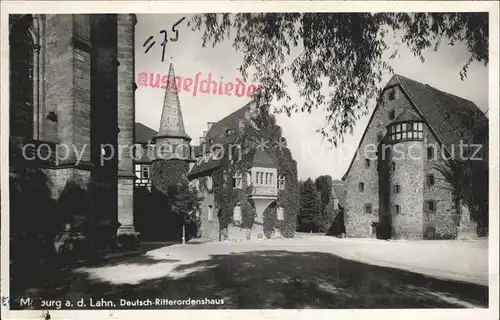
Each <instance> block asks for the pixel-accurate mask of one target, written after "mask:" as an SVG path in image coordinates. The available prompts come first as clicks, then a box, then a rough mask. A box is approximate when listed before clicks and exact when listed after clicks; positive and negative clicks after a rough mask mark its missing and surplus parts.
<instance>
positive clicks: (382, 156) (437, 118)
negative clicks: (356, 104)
mask: <svg viewBox="0 0 500 320" xmlns="http://www.w3.org/2000/svg"><path fill="white" fill-rule="evenodd" d="M460 144H462V145H468V146H471V145H472V144H474V145H477V144H479V145H481V150H480V152H479V154H477V155H476V156H477V157H481V158H482V160H480V161H488V119H487V117H486V116H485V115H484V113H483V112H482V111H481V110H480V109H479V108H478V107H477V106H476V105H475V104H474V103H473V102H471V101H468V100H465V99H463V98H460V97H457V96H454V95H451V94H449V93H445V92H442V91H440V90H437V89H435V88H433V87H431V86H429V85H426V84H422V83H419V82H417V81H414V80H411V79H408V78H406V77H403V76H400V75H394V76H393V77H392V79H391V80H390V81H389V82H388V83H387V85H386V86H385V87H384V90H383V92H382V94H381V97H380V99H379V102H378V103H377V106H376V107H375V109H374V111H373V113H372V115H371V118H370V120H369V122H368V125H367V127H366V129H365V131H364V133H363V135H362V138H361V140H360V142H359V145H358V148H357V150H356V154H355V156H354V157H353V159H352V161H351V163H350V165H349V168H348V170H347V172H346V173H345V175H344V176H343V178H342V180H343V181H344V183H345V187H346V191H347V193H346V213H345V225H346V233H347V236H348V237H375V236H376V233H377V228H378V230H379V231H381V230H382V229H383V228H384V226H390V232H389V234H388V235H387V236H389V237H391V238H396V239H398V238H404V239H422V238H456V237H457V235H458V234H459V233H460V232H470V233H474V229H475V225H474V223H472V222H471V221H470V219H469V216H468V215H467V214H461V213H463V210H464V208H463V206H462V202H461V199H459V198H458V197H456V196H455V194H454V192H453V187H451V186H450V184H449V183H448V181H446V179H445V178H444V177H443V175H442V171H441V170H439V168H440V167H442V165H443V161H444V160H443V159H446V158H449V157H453V156H458V153H459V149H460ZM469 151H470V150H469Z"/></svg>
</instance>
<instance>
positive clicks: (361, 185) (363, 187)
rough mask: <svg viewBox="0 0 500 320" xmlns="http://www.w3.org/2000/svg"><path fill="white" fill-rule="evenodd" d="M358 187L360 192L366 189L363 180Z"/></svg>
mask: <svg viewBox="0 0 500 320" xmlns="http://www.w3.org/2000/svg"><path fill="white" fill-rule="evenodd" d="M358 189H359V191H360V192H363V191H365V184H364V183H363V182H360V183H359V185H358Z"/></svg>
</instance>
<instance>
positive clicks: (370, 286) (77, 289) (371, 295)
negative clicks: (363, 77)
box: [38, 235, 488, 308]
mask: <svg viewBox="0 0 500 320" xmlns="http://www.w3.org/2000/svg"><path fill="white" fill-rule="evenodd" d="M487 252H488V251H487V242H486V241H469V242H466V241H454V242H453V241H380V240H355V239H335V238H331V237H325V236H300V235H299V236H298V239H294V240H268V241H255V242H250V241H245V242H241V243H202V244H187V245H171V246H165V247H161V248H158V249H155V250H151V251H149V252H147V253H146V254H143V255H140V256H134V257H130V256H129V257H124V258H121V259H114V260H112V261H108V262H107V263H103V264H101V265H96V266H89V267H82V268H79V269H77V270H73V271H68V272H66V273H61V274H59V275H58V277H54V278H53V279H51V280H50V281H49V282H48V283H47V284H46V290H42V291H40V292H39V293H38V294H39V295H42V296H43V297H52V298H64V299H67V300H71V301H78V300H79V299H81V298H87V299H88V298H89V297H92V298H94V299H99V298H105V299H115V300H117V299H120V298H123V299H128V300H135V299H145V298H150V299H155V298H166V299H186V298H192V299H204V298H209V299H224V305H223V306H216V307H219V308H220V307H222V308H463V307H465V308H472V307H487V305H488V287H487V279H488V269H487V262H488V254H487ZM457 280H459V281H457ZM155 308H161V307H159V306H155ZM164 308H173V307H172V306H165V307H164ZM204 308H207V306H204ZM208 308H210V306H208Z"/></svg>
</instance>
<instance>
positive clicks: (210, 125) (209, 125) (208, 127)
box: [207, 122, 215, 131]
mask: <svg viewBox="0 0 500 320" xmlns="http://www.w3.org/2000/svg"><path fill="white" fill-rule="evenodd" d="M214 123H215V122H208V123H207V131H209V130H210V128H212V126H213V125H214Z"/></svg>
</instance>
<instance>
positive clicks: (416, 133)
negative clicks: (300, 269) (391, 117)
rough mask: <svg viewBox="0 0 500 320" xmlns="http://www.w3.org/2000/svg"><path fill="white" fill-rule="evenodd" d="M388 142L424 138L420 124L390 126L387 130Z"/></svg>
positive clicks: (408, 123) (409, 123) (404, 123)
mask: <svg viewBox="0 0 500 320" xmlns="http://www.w3.org/2000/svg"><path fill="white" fill-rule="evenodd" d="M388 130H389V138H390V141H400V140H418V139H423V138H424V128H423V123H422V122H403V123H396V124H393V125H391V126H390V127H389V128H388Z"/></svg>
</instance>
